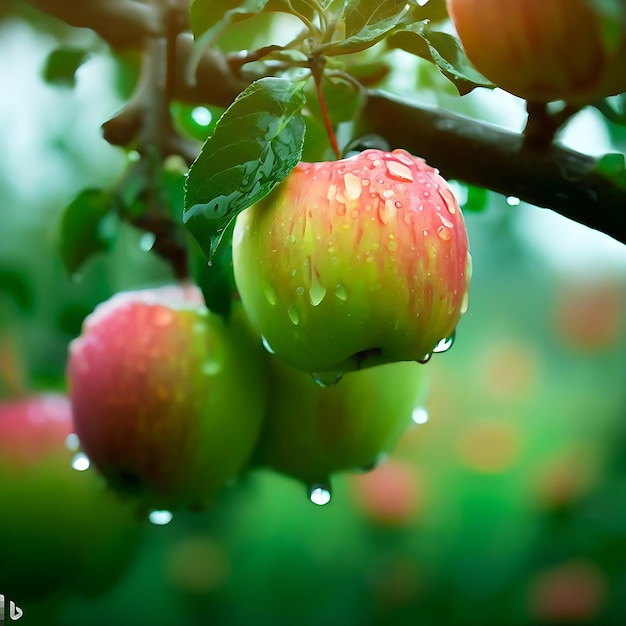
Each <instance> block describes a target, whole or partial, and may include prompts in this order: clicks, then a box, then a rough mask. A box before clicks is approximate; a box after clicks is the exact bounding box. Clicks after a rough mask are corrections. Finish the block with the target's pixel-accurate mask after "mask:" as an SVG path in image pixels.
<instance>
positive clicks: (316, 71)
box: [312, 63, 341, 159]
mask: <svg viewBox="0 0 626 626" xmlns="http://www.w3.org/2000/svg"><path fill="white" fill-rule="evenodd" d="M312 73H313V79H314V80H315V90H316V91H317V99H318V101H319V103H320V109H321V111H322V117H323V119H324V125H325V126H326V132H327V133H328V138H329V139H330V145H331V147H332V149H333V152H334V153H335V156H336V157H337V158H338V159H340V158H341V152H340V151H339V146H338V145H337V137H335V131H334V130H333V125H332V124H331V123H330V117H329V115H328V109H327V108H326V100H325V99H324V92H323V91H322V76H323V73H324V67H323V64H322V63H316V64H315V65H314V66H313V68H312Z"/></svg>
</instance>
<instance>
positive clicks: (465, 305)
mask: <svg viewBox="0 0 626 626" xmlns="http://www.w3.org/2000/svg"><path fill="white" fill-rule="evenodd" d="M468 308H469V292H468V291H466V292H465V293H464V294H463V300H461V308H460V309H459V313H461V315H465V314H466V313H467V309H468Z"/></svg>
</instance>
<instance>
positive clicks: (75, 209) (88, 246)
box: [60, 189, 117, 274]
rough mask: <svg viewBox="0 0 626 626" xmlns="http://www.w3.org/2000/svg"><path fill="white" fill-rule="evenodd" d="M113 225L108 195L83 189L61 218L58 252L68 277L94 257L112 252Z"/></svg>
mask: <svg viewBox="0 0 626 626" xmlns="http://www.w3.org/2000/svg"><path fill="white" fill-rule="evenodd" d="M116 224H117V215H116V213H115V211H114V202H113V197H112V195H111V193H110V192H108V191H103V190H102V189H85V190H84V191H81V192H80V193H79V194H78V196H77V197H76V198H75V199H74V200H73V201H72V202H71V204H70V205H69V206H68V207H67V208H66V209H65V212H64V213H63V217H62V218H61V240H60V252H61V257H62V259H63V262H64V263H65V267H66V268H67V271H68V272H69V273H70V274H73V273H74V272H76V270H77V269H78V268H79V267H80V266H81V265H82V264H83V263H84V262H85V261H86V260H87V259H88V258H89V257H90V256H92V255H93V254H96V253H97V252H105V251H107V250H109V249H110V248H111V246H112V245H113V242H114V239H115V232H116Z"/></svg>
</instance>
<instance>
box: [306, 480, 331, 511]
mask: <svg viewBox="0 0 626 626" xmlns="http://www.w3.org/2000/svg"><path fill="white" fill-rule="evenodd" d="M307 490H308V492H309V500H310V501H311V502H312V503H313V504H317V505H318V506H324V505H325V504H328V503H329V502H330V499H331V497H332V496H331V489H330V482H328V481H326V482H323V483H316V484H313V485H309V486H308V487H307Z"/></svg>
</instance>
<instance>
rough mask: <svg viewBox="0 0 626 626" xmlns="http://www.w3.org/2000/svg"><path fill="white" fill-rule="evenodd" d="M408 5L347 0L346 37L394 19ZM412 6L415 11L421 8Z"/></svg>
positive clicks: (387, 0)
mask: <svg viewBox="0 0 626 626" xmlns="http://www.w3.org/2000/svg"><path fill="white" fill-rule="evenodd" d="M407 4H408V3H407V1H406V0H347V2H346V3H345V8H344V11H343V20H344V22H345V25H346V37H352V36H353V35H356V34H357V33H359V32H360V31H362V30H363V29H364V28H365V27H366V26H367V25H370V24H376V23H379V22H381V21H382V20H387V19H393V18H394V17H396V16H398V15H400V14H401V13H402V12H403V11H404V9H405V7H406V6H407ZM411 4H412V5H413V6H412V7H410V8H412V9H413V10H415V9H416V8H419V7H418V6H417V4H416V3H415V2H412V3H411ZM413 10H412V11H411V15H413Z"/></svg>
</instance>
